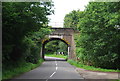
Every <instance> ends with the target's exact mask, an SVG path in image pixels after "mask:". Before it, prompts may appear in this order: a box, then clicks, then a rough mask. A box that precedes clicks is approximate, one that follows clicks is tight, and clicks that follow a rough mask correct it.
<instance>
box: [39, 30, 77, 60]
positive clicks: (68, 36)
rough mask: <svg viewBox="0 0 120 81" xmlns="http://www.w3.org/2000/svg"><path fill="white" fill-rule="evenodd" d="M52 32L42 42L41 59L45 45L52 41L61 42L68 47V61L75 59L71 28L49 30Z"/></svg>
mask: <svg viewBox="0 0 120 81" xmlns="http://www.w3.org/2000/svg"><path fill="white" fill-rule="evenodd" d="M51 30H52V32H51V33H50V34H49V35H46V36H45V38H44V39H43V41H42V48H41V57H42V58H43V59H44V53H45V52H44V51H45V44H46V43H48V42H49V41H52V40H61V41H63V42H64V43H65V44H67V45H68V59H73V60H75V59H76V54H75V42H74V33H75V30H74V29H73V28H51Z"/></svg>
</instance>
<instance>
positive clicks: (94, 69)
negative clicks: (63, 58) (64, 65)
mask: <svg viewBox="0 0 120 81" xmlns="http://www.w3.org/2000/svg"><path fill="white" fill-rule="evenodd" d="M68 63H70V64H71V65H74V66H76V67H78V68H83V69H86V70H92V71H101V72H120V70H114V69H103V68H95V67H93V66H87V65H83V64H80V63H77V62H76V61H73V60H68Z"/></svg>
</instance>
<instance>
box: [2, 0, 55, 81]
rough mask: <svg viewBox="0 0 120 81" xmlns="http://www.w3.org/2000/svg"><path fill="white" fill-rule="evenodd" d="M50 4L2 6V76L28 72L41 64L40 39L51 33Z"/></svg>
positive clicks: (31, 3) (12, 4)
mask: <svg viewBox="0 0 120 81" xmlns="http://www.w3.org/2000/svg"><path fill="white" fill-rule="evenodd" d="M52 7H53V4H52V2H42V1H41V2H19V3H18V2H3V3H2V20H3V22H2V29H3V30H2V31H3V32H2V41H3V42H2V72H3V74H2V77H3V79H10V78H11V77H12V76H15V75H18V74H20V73H23V72H26V71H29V70H31V69H33V68H34V67H37V66H38V63H39V64H40V63H41V62H42V61H41V60H42V58H41V57H40V49H41V45H42V39H43V38H44V37H45V35H47V34H49V33H50V32H51V30H50V26H48V22H49V19H48V15H51V14H52V13H53V10H52Z"/></svg>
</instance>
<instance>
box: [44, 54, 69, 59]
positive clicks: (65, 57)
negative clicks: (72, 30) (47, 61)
mask: <svg viewBox="0 0 120 81" xmlns="http://www.w3.org/2000/svg"><path fill="white" fill-rule="evenodd" d="M45 56H49V57H57V58H64V59H67V56H66V55H60V54H57V55H56V54H45Z"/></svg>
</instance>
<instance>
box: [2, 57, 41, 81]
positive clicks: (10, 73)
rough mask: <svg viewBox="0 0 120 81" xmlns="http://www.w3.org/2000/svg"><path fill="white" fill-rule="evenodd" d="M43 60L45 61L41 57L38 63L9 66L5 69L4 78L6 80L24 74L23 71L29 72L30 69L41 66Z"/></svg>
mask: <svg viewBox="0 0 120 81" xmlns="http://www.w3.org/2000/svg"><path fill="white" fill-rule="evenodd" d="M42 62H43V59H40V60H39V62H38V63H37V64H33V63H23V64H22V65H20V66H19V67H16V68H9V69H7V70H5V71H3V73H2V80H3V81H4V80H6V79H11V78H13V77H15V76H18V75H20V74H22V73H25V72H28V71H30V70H32V69H34V68H36V67H38V66H40V65H41V64H42Z"/></svg>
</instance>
